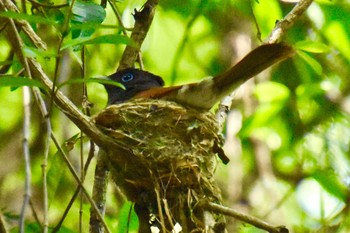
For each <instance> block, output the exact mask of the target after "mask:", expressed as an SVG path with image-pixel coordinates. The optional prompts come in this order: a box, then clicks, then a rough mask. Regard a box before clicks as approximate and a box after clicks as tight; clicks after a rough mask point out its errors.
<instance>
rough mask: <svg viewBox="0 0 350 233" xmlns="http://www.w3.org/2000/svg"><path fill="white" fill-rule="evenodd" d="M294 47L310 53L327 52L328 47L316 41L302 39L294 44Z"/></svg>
mask: <svg viewBox="0 0 350 233" xmlns="http://www.w3.org/2000/svg"><path fill="white" fill-rule="evenodd" d="M295 47H296V48H298V49H300V50H304V51H306V52H310V53H328V52H329V51H330V48H329V47H328V46H327V45H325V44H323V43H321V42H317V41H310V40H303V41H299V42H297V43H296V44H295Z"/></svg>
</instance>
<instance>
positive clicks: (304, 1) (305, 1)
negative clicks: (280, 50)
mask: <svg viewBox="0 0 350 233" xmlns="http://www.w3.org/2000/svg"><path fill="white" fill-rule="evenodd" d="M312 2H313V0H300V1H299V2H298V3H297V4H296V5H295V7H294V8H293V9H292V10H291V11H290V12H289V13H288V14H287V15H286V16H285V17H284V18H283V19H282V20H280V21H278V22H277V24H276V26H275V28H274V29H273V30H272V32H271V34H270V35H269V37H268V39H267V42H268V43H270V44H272V43H276V42H277V41H279V40H280V39H281V38H282V37H283V36H284V34H285V32H286V31H287V29H289V28H290V27H292V26H293V25H294V24H295V22H296V21H297V20H298V18H300V17H301V15H302V14H303V13H304V12H305V11H306V9H307V8H308V7H309V6H310V4H311V3H312Z"/></svg>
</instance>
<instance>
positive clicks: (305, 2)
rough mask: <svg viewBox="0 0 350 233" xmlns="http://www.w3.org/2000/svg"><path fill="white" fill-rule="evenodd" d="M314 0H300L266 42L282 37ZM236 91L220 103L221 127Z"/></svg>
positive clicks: (218, 112)
mask: <svg viewBox="0 0 350 233" xmlns="http://www.w3.org/2000/svg"><path fill="white" fill-rule="evenodd" d="M312 1H313V0H300V1H299V2H298V3H297V4H296V5H295V7H294V8H293V9H292V10H291V11H290V12H289V13H288V14H287V15H286V16H285V17H284V18H283V19H282V20H279V21H278V23H277V24H276V26H275V28H274V29H273V30H272V32H271V34H270V35H269V37H268V39H267V40H266V42H265V43H268V44H273V43H277V42H278V41H280V40H281V39H282V37H283V36H284V34H285V33H286V31H287V30H288V29H289V28H290V27H292V26H293V25H294V24H295V22H296V21H297V20H298V19H299V18H300V17H301V16H302V14H303V13H304V12H305V11H306V10H307V8H308V7H309V6H310V4H311V3H312ZM233 97H234V92H233V93H232V94H231V95H228V96H226V97H225V98H224V99H223V101H221V103H220V104H219V107H218V110H217V113H216V116H217V119H218V122H219V126H220V129H222V127H223V126H224V122H225V120H226V118H227V114H228V112H229V109H231V105H232V101H233Z"/></svg>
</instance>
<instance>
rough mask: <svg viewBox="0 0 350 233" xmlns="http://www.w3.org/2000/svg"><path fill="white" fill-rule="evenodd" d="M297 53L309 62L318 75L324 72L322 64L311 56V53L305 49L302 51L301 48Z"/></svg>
mask: <svg viewBox="0 0 350 233" xmlns="http://www.w3.org/2000/svg"><path fill="white" fill-rule="evenodd" d="M297 54H298V55H299V56H300V57H301V58H302V59H303V60H304V61H305V62H306V63H308V64H309V65H310V66H311V68H312V69H313V70H314V71H315V72H316V73H317V74H318V75H321V74H322V71H323V69H322V66H321V64H320V63H319V62H318V61H317V60H316V59H314V58H313V57H311V56H310V55H309V54H307V53H305V52H303V51H300V50H297Z"/></svg>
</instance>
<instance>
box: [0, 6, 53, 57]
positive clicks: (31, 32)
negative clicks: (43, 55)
mask: <svg viewBox="0 0 350 233" xmlns="http://www.w3.org/2000/svg"><path fill="white" fill-rule="evenodd" d="M1 2H2V4H3V7H4V9H6V10H8V11H14V12H19V10H18V9H17V6H16V5H15V4H14V3H13V2H12V1H10V0H2V1H1ZM4 9H2V10H4ZM16 23H17V25H19V26H20V27H21V29H22V30H23V32H24V33H25V34H26V35H27V36H28V38H29V39H30V41H31V42H33V44H34V45H35V46H36V47H37V48H40V49H43V50H46V49H47V46H46V43H45V42H44V41H43V40H42V39H41V38H40V37H39V36H38V35H37V34H36V33H35V32H34V30H33V28H32V27H31V26H30V24H28V22H27V21H25V20H16Z"/></svg>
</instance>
